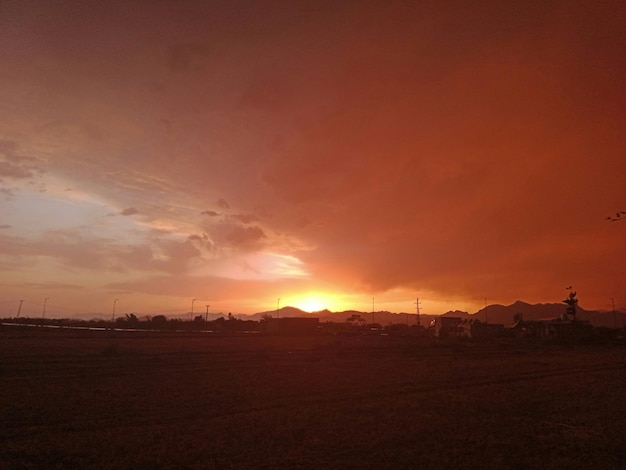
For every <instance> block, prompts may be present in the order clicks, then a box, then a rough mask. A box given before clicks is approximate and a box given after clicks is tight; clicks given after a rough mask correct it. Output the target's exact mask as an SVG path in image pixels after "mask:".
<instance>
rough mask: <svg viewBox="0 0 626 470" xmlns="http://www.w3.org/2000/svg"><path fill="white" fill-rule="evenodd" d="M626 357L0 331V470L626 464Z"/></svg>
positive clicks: (588, 351) (615, 352)
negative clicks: (43, 469) (42, 469)
mask: <svg viewBox="0 0 626 470" xmlns="http://www.w3.org/2000/svg"><path fill="white" fill-rule="evenodd" d="M625 386H626V349H624V348H623V347H616V346H612V347H611V346H593V347H591V346H589V347H578V348H576V347H555V346H552V347H548V346H541V345H530V344H519V343H512V342H511V343H502V342H501V343H492V344H475V343H470V342H452V343H446V342H434V341H428V340H425V339H424V338H414V337H406V338H404V337H391V336H376V337H268V336H261V335H241V336H232V337H220V336H211V335H201V334H198V335H176V334H170V335H164V334H160V333H149V332H143V333H141V332H140V333H132V332H111V331H94V332H91V331H75V330H46V329H42V328H17V327H3V328H0V469H21V468H24V469H41V468H46V469H53V468H59V469H60V468H80V469H88V468H93V469H96V468H97V469H107V468H110V469H113V468H151V469H161V468H163V469H169V468H171V469H185V468H188V469H230V468H232V469H257V468H258V469H320V468H337V469H339V468H340V469H401V468H420V469H422V468H426V469H427V468H468V469H469V468H480V469H509V468H510V469H546V468H559V469H560V468H568V469H590V468H598V469H623V468H626V393H625V390H626V387H625Z"/></svg>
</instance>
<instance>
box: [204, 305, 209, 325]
mask: <svg viewBox="0 0 626 470" xmlns="http://www.w3.org/2000/svg"><path fill="white" fill-rule="evenodd" d="M209 307H210V305H207V306H206V317H204V321H205V322H208V321H209Z"/></svg>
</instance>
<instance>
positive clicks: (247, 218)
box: [230, 214, 259, 224]
mask: <svg viewBox="0 0 626 470" xmlns="http://www.w3.org/2000/svg"><path fill="white" fill-rule="evenodd" d="M230 218H232V219H233V220H238V221H239V222H241V223H244V224H251V223H253V222H258V220H259V218H258V217H257V216H256V215H254V214H233V215H231V216H230Z"/></svg>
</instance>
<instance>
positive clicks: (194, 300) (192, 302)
mask: <svg viewBox="0 0 626 470" xmlns="http://www.w3.org/2000/svg"><path fill="white" fill-rule="evenodd" d="M196 300H198V299H191V313H190V315H191V318H190V319H189V320H193V304H194V303H195V302H196Z"/></svg>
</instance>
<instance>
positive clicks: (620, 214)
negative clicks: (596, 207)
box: [606, 211, 626, 222]
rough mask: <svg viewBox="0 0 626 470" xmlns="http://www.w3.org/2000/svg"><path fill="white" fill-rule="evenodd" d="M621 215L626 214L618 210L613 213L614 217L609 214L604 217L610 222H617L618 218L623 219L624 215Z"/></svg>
mask: <svg viewBox="0 0 626 470" xmlns="http://www.w3.org/2000/svg"><path fill="white" fill-rule="evenodd" d="M622 215H626V211H619V212H616V213H615V217H613V216H611V215H609V216H608V217H607V218H606V219H607V220H610V221H611V222H617V221H618V220H625V219H626V217H622Z"/></svg>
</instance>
